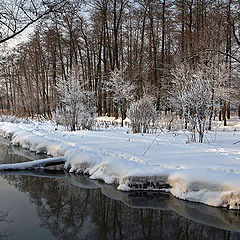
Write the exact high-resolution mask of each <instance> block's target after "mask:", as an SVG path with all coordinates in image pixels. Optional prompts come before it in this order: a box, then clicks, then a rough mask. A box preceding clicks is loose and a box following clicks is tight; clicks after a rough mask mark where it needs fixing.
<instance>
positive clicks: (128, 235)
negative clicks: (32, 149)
mask: <svg viewBox="0 0 240 240" xmlns="http://www.w3.org/2000/svg"><path fill="white" fill-rule="evenodd" d="M5 178H6V179H7V180H8V181H9V182H10V183H11V184H13V185H15V187H16V188H17V189H19V190H21V191H23V192H26V193H27V194H28V195H29V198H30V200H31V201H32V202H33V203H35V204H36V205H37V208H38V214H39V216H40V218H41V220H42V226H43V227H46V228H48V229H49V230H50V231H51V232H52V234H53V235H54V236H55V237H56V239H171V240H174V239H196V240H197V239H216V240H217V239H239V236H240V234H239V233H234V232H228V231H224V230H219V229H216V228H213V227H209V226H207V225H202V224H199V223H196V222H194V221H191V220H188V219H185V218H184V217H181V216H180V215H178V214H176V213H175V212H173V211H163V210H159V209H140V208H139V209H137V208H130V207H128V206H126V205H125V204H124V203H122V202H121V201H115V200H112V199H110V198H108V197H106V196H104V195H103V194H102V193H101V190H100V189H95V190H86V189H81V188H79V187H75V186H71V185H69V183H68V182H67V181H66V180H65V179H53V178H41V177H30V176H6V177H5ZM131 197H132V198H134V194H132V195H131Z"/></svg>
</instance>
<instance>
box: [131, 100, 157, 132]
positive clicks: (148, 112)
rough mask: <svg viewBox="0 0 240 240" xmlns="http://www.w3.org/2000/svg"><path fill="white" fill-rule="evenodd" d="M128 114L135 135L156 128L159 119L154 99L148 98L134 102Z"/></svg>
mask: <svg viewBox="0 0 240 240" xmlns="http://www.w3.org/2000/svg"><path fill="white" fill-rule="evenodd" d="M127 114H128V117H129V118H130V120H131V125H132V130H133V133H139V132H142V133H146V132H147V131H148V130H149V129H150V127H154V125H155V123H156V120H157V118H158V112H157V110H156V104H155V103H154V99H153V98H152V97H148V96H144V97H142V98H141V99H139V100H138V101H136V102H133V103H132V104H131V105H130V108H129V109H128V112H127Z"/></svg>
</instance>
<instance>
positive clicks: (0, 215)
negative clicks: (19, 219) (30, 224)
mask: <svg viewBox="0 0 240 240" xmlns="http://www.w3.org/2000/svg"><path fill="white" fill-rule="evenodd" d="M11 222H12V220H10V219H9V218H8V213H7V212H4V211H2V210H0V239H8V233H9V226H10V224H11Z"/></svg>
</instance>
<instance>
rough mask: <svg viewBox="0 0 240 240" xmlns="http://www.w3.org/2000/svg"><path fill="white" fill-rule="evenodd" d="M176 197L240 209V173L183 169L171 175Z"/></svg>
mask: <svg viewBox="0 0 240 240" xmlns="http://www.w3.org/2000/svg"><path fill="white" fill-rule="evenodd" d="M168 182H169V184H170V185H171V187H172V188H171V189H170V192H171V193H172V195H174V196H175V197H178V198H180V199H184V200H189V201H193V202H200V203H204V204H207V205H210V206H214V207H228V208H230V209H240V184H239V182H240V174H233V173H227V172H221V171H211V170H199V169H194V170H193V169H192V170H181V171H177V172H174V173H172V174H170V175H169V177H168Z"/></svg>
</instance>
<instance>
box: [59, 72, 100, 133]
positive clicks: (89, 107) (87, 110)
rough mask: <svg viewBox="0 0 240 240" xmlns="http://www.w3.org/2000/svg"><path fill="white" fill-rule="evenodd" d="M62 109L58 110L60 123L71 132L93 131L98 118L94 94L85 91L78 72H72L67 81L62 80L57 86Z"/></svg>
mask: <svg viewBox="0 0 240 240" xmlns="http://www.w3.org/2000/svg"><path fill="white" fill-rule="evenodd" d="M57 91H58V93H59V95H60V101H61V105H62V106H61V107H59V108H58V109H57V110H56V114H55V115H57V117H55V118H56V119H57V120H58V122H59V123H62V124H64V125H65V126H67V127H68V128H70V129H71V131H75V130H77V129H91V128H92V126H93V124H94V118H95V116H96V107H95V102H94V93H93V92H91V91H88V90H85V89H84V86H83V84H81V83H80V81H79V74H78V73H77V71H76V70H75V71H72V72H71V74H70V75H69V76H68V78H67V81H66V80H61V81H60V82H59V83H58V85H57Z"/></svg>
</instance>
